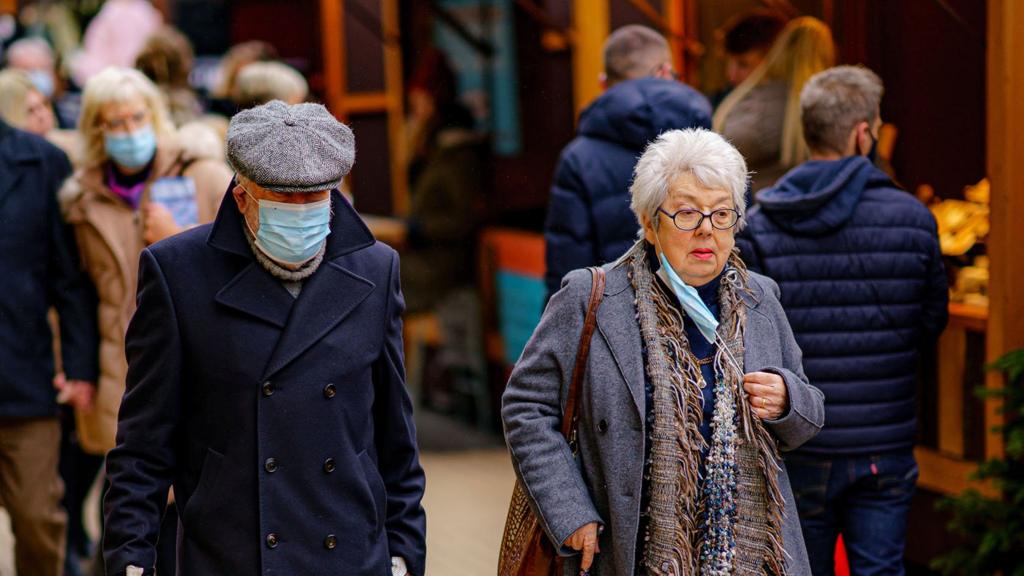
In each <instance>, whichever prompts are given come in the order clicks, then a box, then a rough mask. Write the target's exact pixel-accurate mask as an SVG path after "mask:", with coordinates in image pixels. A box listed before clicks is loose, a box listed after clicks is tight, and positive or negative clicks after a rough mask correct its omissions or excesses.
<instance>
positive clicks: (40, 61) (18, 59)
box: [6, 37, 57, 99]
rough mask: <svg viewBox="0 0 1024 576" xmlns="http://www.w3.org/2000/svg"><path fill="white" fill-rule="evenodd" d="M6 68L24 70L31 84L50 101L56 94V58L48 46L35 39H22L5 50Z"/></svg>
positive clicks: (42, 40)
mask: <svg viewBox="0 0 1024 576" xmlns="http://www.w3.org/2000/svg"><path fill="white" fill-rule="evenodd" d="M6 59H7V66H8V67H10V68H14V69H15V70H24V71H25V73H27V74H28V75H29V79H30V80H32V84H33V85H34V86H35V87H36V89H37V90H39V92H40V93H42V95H43V96H45V97H47V98H49V99H52V98H53V97H54V96H55V95H56V94H55V92H56V88H57V70H56V57H55V56H54V54H53V48H51V47H50V44H49V43H48V42H47V41H46V40H44V39H42V38H37V37H29V38H22V39H20V40H16V41H14V42H12V43H11V45H10V46H9V47H8V48H7V54H6Z"/></svg>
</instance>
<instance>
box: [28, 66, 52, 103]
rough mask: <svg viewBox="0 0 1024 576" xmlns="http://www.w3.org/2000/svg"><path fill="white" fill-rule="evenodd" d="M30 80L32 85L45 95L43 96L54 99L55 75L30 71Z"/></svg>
mask: <svg viewBox="0 0 1024 576" xmlns="http://www.w3.org/2000/svg"><path fill="white" fill-rule="evenodd" d="M28 78H29V80H31V81H32V85H33V86H35V87H36V90H39V91H40V92H42V93H43V96H46V97H47V98H53V88H54V86H53V74H50V73H49V72H47V71H46V70H40V69H38V68H37V69H35V70H29V71H28Z"/></svg>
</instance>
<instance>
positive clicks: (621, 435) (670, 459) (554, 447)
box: [502, 129, 823, 576]
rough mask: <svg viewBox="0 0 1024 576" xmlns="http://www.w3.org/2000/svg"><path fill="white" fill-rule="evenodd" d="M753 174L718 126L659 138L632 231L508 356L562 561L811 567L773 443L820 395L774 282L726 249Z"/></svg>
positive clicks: (785, 440) (720, 568)
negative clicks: (514, 356)
mask: <svg viewBox="0 0 1024 576" xmlns="http://www.w3.org/2000/svg"><path fill="white" fill-rule="evenodd" d="M746 180H747V171H746V164H745V162H744V160H743V157H742V156H740V154H739V152H737V151H736V149H735V148H733V147H732V146H731V145H730V144H729V143H728V142H726V141H725V140H724V139H723V138H722V137H721V136H719V135H718V134H715V133H713V132H710V131H708V130H703V129H689V130H672V131H669V132H666V133H664V134H662V135H661V136H659V137H658V138H657V139H656V140H655V141H654V142H652V143H651V144H650V145H649V146H648V147H647V149H646V150H645V151H644V153H643V156H641V158H640V160H639V162H638V163H637V165H636V170H635V178H634V180H633V184H632V186H631V188H630V194H631V196H632V202H631V207H632V211H633V213H634V214H635V217H636V219H637V220H638V221H639V222H640V227H639V228H640V230H639V239H638V240H637V241H636V242H635V244H634V245H633V247H632V248H631V249H629V251H627V252H626V254H624V255H623V256H622V257H621V258H619V259H618V260H617V261H616V262H614V263H612V264H607V265H605V266H603V267H601V268H593V269H591V270H589V271H588V270H576V271H574V272H572V273H570V274H569V275H568V276H567V277H566V279H565V281H564V282H563V285H562V289H561V290H559V291H558V292H557V293H556V294H555V295H554V296H553V297H552V298H551V301H550V302H549V303H548V306H547V309H546V310H545V311H544V315H543V317H542V318H541V321H540V325H539V326H538V327H537V329H536V331H535V332H534V334H533V336H532V338H531V339H530V341H529V343H528V344H527V345H526V348H525V350H524V351H523V355H522V357H521V358H520V359H519V362H517V363H516V366H515V368H514V370H513V372H512V376H511V378H510V380H509V383H508V387H507V388H506V390H505V393H504V396H503V398H502V419H503V422H504V426H505V438H506V440H507V442H508V446H509V448H510V450H511V453H512V461H513V465H514V467H515V471H516V474H517V475H518V478H519V480H520V481H521V482H522V484H523V485H524V486H525V488H526V490H525V492H526V493H527V494H528V495H529V498H530V499H531V500H532V504H533V509H534V510H536V511H537V513H538V518H539V520H540V525H541V526H543V528H544V531H545V533H546V534H547V536H548V538H549V539H550V542H551V543H552V545H553V547H554V548H555V549H556V550H557V551H558V553H559V554H561V555H564V556H570V555H571V556H572V557H570V558H568V559H567V560H566V562H565V572H564V573H565V574H566V575H570V574H571V575H573V576H575V575H576V574H580V573H581V570H582V571H589V573H590V574H591V575H592V576H598V575H599V576H629V575H633V574H648V575H652V576H653V575H675V576H682V575H686V574H721V575H726V574H788V575H790V576H795V575H809V574H810V570H809V567H808V565H807V555H806V552H805V550H804V543H803V537H802V535H801V532H800V526H799V522H798V520H797V515H796V508H795V504H794V499H793V494H792V492H791V490H790V485H789V480H788V477H787V475H786V472H785V470H784V469H782V468H781V456H780V452H781V451H788V450H793V449H795V448H797V447H799V446H801V445H803V444H804V443H805V442H807V441H808V440H809V439H810V438H812V437H813V436H814V435H815V434H816V433H817V432H818V430H819V429H820V428H821V426H822V423H823V407H822V396H821V392H819V391H818V390H817V389H815V388H814V387H813V386H811V385H809V384H808V382H807V378H806V377H805V376H804V372H803V368H802V363H801V356H800V348H799V347H798V346H797V345H796V343H795V342H794V341H793V336H792V333H791V332H790V329H789V324H788V322H787V321H786V316H785V314H784V313H783V311H782V307H781V306H780V305H779V301H778V295H779V293H778V287H777V286H776V285H775V283H774V282H773V281H771V280H769V279H768V278H765V277H764V276H761V275H759V274H756V273H753V272H748V270H747V267H746V266H745V265H744V263H743V261H742V260H741V259H740V258H739V256H738V254H737V253H736V252H735V251H734V250H733V247H734V235H735V233H736V230H737V229H738V228H740V227H742V226H743V222H744V210H745V206H744V194H745V191H746ZM592 291H593V292H594V293H592ZM595 296H596V298H597V300H596V301H597V304H594V302H595V299H594V298H595ZM588 301H589V302H590V303H591V304H589V305H588ZM588 309H590V310H595V309H596V316H595V317H596V320H595V321H594V324H593V325H595V326H596V331H595V332H593V335H592V339H590V340H586V339H584V338H585V337H581V333H584V334H585V333H586V332H585V326H586V325H587V324H589V320H588V318H589V317H590V314H589V313H588ZM578 346H581V347H582V346H589V354H588V355H583V356H577V354H578V353H579V354H581V355H582V354H584V353H583V352H578V348H577V347H578ZM576 371H580V373H579V376H577V377H581V378H582V383H581V384H580V388H581V391H580V392H579V393H578V399H579V401H578V402H577V401H576V398H577V395H576V394H570V390H571V389H572V388H575V387H576V386H570V383H571V382H574V375H575V374H576ZM567 404H573V405H575V406H577V409H576V410H575V411H574V412H573V413H571V414H569V413H567V414H565V415H564V418H566V419H570V421H572V422H573V423H574V425H575V430H574V431H573V432H572V433H571V434H570V435H568V438H571V439H572V440H571V442H570V441H569V440H568V439H567V437H565V436H563V435H562V434H561V433H560V432H559V428H560V425H561V421H562V418H563V414H562V410H563V406H566V405H567Z"/></svg>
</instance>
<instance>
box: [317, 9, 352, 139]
mask: <svg viewBox="0 0 1024 576" xmlns="http://www.w3.org/2000/svg"><path fill="white" fill-rule="evenodd" d="M320 36H321V38H323V40H322V42H323V51H324V53H323V56H324V97H325V99H326V100H327V107H328V109H330V111H331V112H332V113H333V114H334V115H335V116H337V117H338V118H341V119H345V118H346V116H347V111H346V110H345V93H346V92H347V91H348V84H347V83H348V78H347V77H346V70H345V2H344V0H320Z"/></svg>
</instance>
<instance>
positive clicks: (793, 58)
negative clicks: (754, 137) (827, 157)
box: [713, 16, 836, 168]
mask: <svg viewBox="0 0 1024 576" xmlns="http://www.w3.org/2000/svg"><path fill="white" fill-rule="evenodd" d="M835 59H836V51H835V43H834V42H833V40H832V31H831V30H829V27H828V25H826V24H825V23H824V22H822V21H821V20H818V19H817V18H814V17H812V16H801V17H800V18H796V19H794V20H791V21H790V22H789V23H788V24H786V27H785V28H783V29H782V32H781V33H779V37H778V38H776V39H775V43H774V44H773V45H772V49H771V50H769V51H768V54H767V55H766V56H765V58H764V61H763V62H761V64H760V65H759V66H758V67H757V68H756V69H754V71H753V72H752V73H751V74H750V76H748V77H747V79H746V80H744V81H743V82H742V83H741V84H740V85H739V86H737V87H736V88H735V89H734V90H733V91H732V93H730V94H729V96H727V97H726V99H725V100H723V101H722V104H721V105H719V107H718V110H717V111H716V112H715V116H714V119H713V126H714V129H715V130H716V131H718V132H721V131H722V128H723V127H724V126H725V119H726V118H728V116H729V113H730V112H731V111H732V109H733V108H734V107H735V106H736V105H737V104H738V103H740V102H741V101H742V100H743V99H744V98H745V97H746V96H747V95H748V94H749V93H750V91H751V90H753V89H754V88H755V87H757V86H758V85H759V84H761V83H763V82H767V81H782V82H785V83H786V84H788V86H789V93H788V95H787V96H786V112H785V116H784V117H783V125H782V141H781V142H780V146H779V163H780V164H782V165H783V166H785V167H787V168H789V167H793V166H796V165H797V164H799V163H801V162H803V161H804V160H806V159H807V157H808V155H809V153H808V150H807V144H806V143H805V142H804V137H803V128H802V126H801V124H800V90H801V89H803V86H804V83H805V82H807V80H808V79H809V78H810V77H811V76H814V75H815V74H817V73H818V72H821V71H822V70H825V69H827V68H831V67H832V66H834V65H835Z"/></svg>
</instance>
